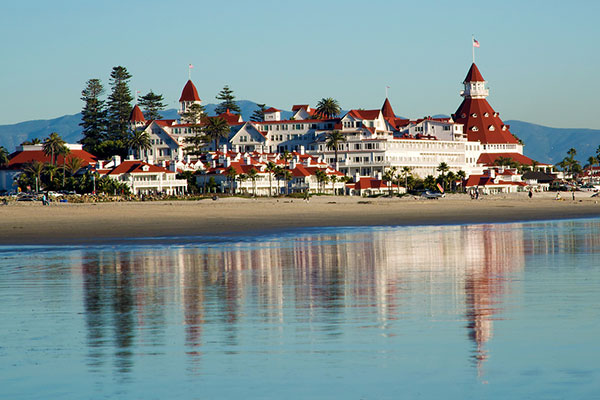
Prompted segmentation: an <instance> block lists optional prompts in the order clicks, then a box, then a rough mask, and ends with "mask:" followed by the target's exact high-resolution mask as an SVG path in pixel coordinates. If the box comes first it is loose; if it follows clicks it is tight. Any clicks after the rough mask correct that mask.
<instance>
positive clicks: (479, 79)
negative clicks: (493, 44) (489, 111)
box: [460, 63, 490, 99]
mask: <svg viewBox="0 0 600 400" xmlns="http://www.w3.org/2000/svg"><path fill="white" fill-rule="evenodd" d="M486 83H487V82H486V81H485V80H484V79H483V76H482V75H481V72H479V68H477V65H475V63H473V64H471V68H470V69H469V72H468V73H467V76H466V77H465V80H464V81H463V85H465V89H464V90H463V91H461V92H460V95H461V96H462V97H464V98H469V99H485V98H486V97H487V96H488V95H489V94H490V91H489V90H488V89H487V88H486V87H485V84H486Z"/></svg>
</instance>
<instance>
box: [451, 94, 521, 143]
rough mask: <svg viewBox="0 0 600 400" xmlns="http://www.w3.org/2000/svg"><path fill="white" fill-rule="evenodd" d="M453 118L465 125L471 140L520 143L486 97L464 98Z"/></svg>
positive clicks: (468, 137) (468, 138)
mask: <svg viewBox="0 0 600 400" xmlns="http://www.w3.org/2000/svg"><path fill="white" fill-rule="evenodd" d="M453 118H454V122H456V123H459V124H463V125H464V131H465V133H466V134H467V140H469V141H470V142H475V141H479V142H481V143H482V144H487V143H497V144H498V143H499V144H502V143H506V144H516V143H519V141H518V140H517V139H516V138H515V137H514V136H513V134H512V133H510V130H509V126H508V125H505V124H504V122H502V120H501V119H500V117H499V116H498V113H496V112H495V111H494V109H493V108H492V106H490V103H488V101H487V100H486V99H472V98H466V99H464V100H463V102H462V103H461V105H460V106H459V107H458V110H456V113H455V114H454V115H453Z"/></svg>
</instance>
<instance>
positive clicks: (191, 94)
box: [179, 80, 200, 102]
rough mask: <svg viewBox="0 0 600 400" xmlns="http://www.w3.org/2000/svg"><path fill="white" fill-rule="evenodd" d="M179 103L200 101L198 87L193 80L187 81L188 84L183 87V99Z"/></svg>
mask: <svg viewBox="0 0 600 400" xmlns="http://www.w3.org/2000/svg"><path fill="white" fill-rule="evenodd" d="M179 101H180V102H182V101H200V96H198V91H197V90H196V86H194V84H193V83H192V81H191V80H189V81H187V83H186V84H185V86H184V87H183V91H182V92H181V97H180V98H179Z"/></svg>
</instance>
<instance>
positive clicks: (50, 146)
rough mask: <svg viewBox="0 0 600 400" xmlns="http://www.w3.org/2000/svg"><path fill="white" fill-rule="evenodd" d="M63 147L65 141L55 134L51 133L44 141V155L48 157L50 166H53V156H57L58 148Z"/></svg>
mask: <svg viewBox="0 0 600 400" xmlns="http://www.w3.org/2000/svg"><path fill="white" fill-rule="evenodd" d="M64 145H65V141H64V140H63V139H62V138H61V137H60V135H59V134H58V133H56V132H52V133H51V134H50V136H48V137H47V138H46V140H44V146H43V149H44V154H45V155H50V164H52V165H54V155H55V154H58V152H59V151H60V148H61V147H63V146H64Z"/></svg>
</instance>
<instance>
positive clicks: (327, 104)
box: [317, 97, 340, 118]
mask: <svg viewBox="0 0 600 400" xmlns="http://www.w3.org/2000/svg"><path fill="white" fill-rule="evenodd" d="M339 113H340V105H339V103H338V102H337V100H335V99H333V98H331V97H327V98H323V99H321V100H320V101H319V102H318V103H317V114H319V115H320V116H322V117H327V118H334V117H337V116H338V115H339Z"/></svg>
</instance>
